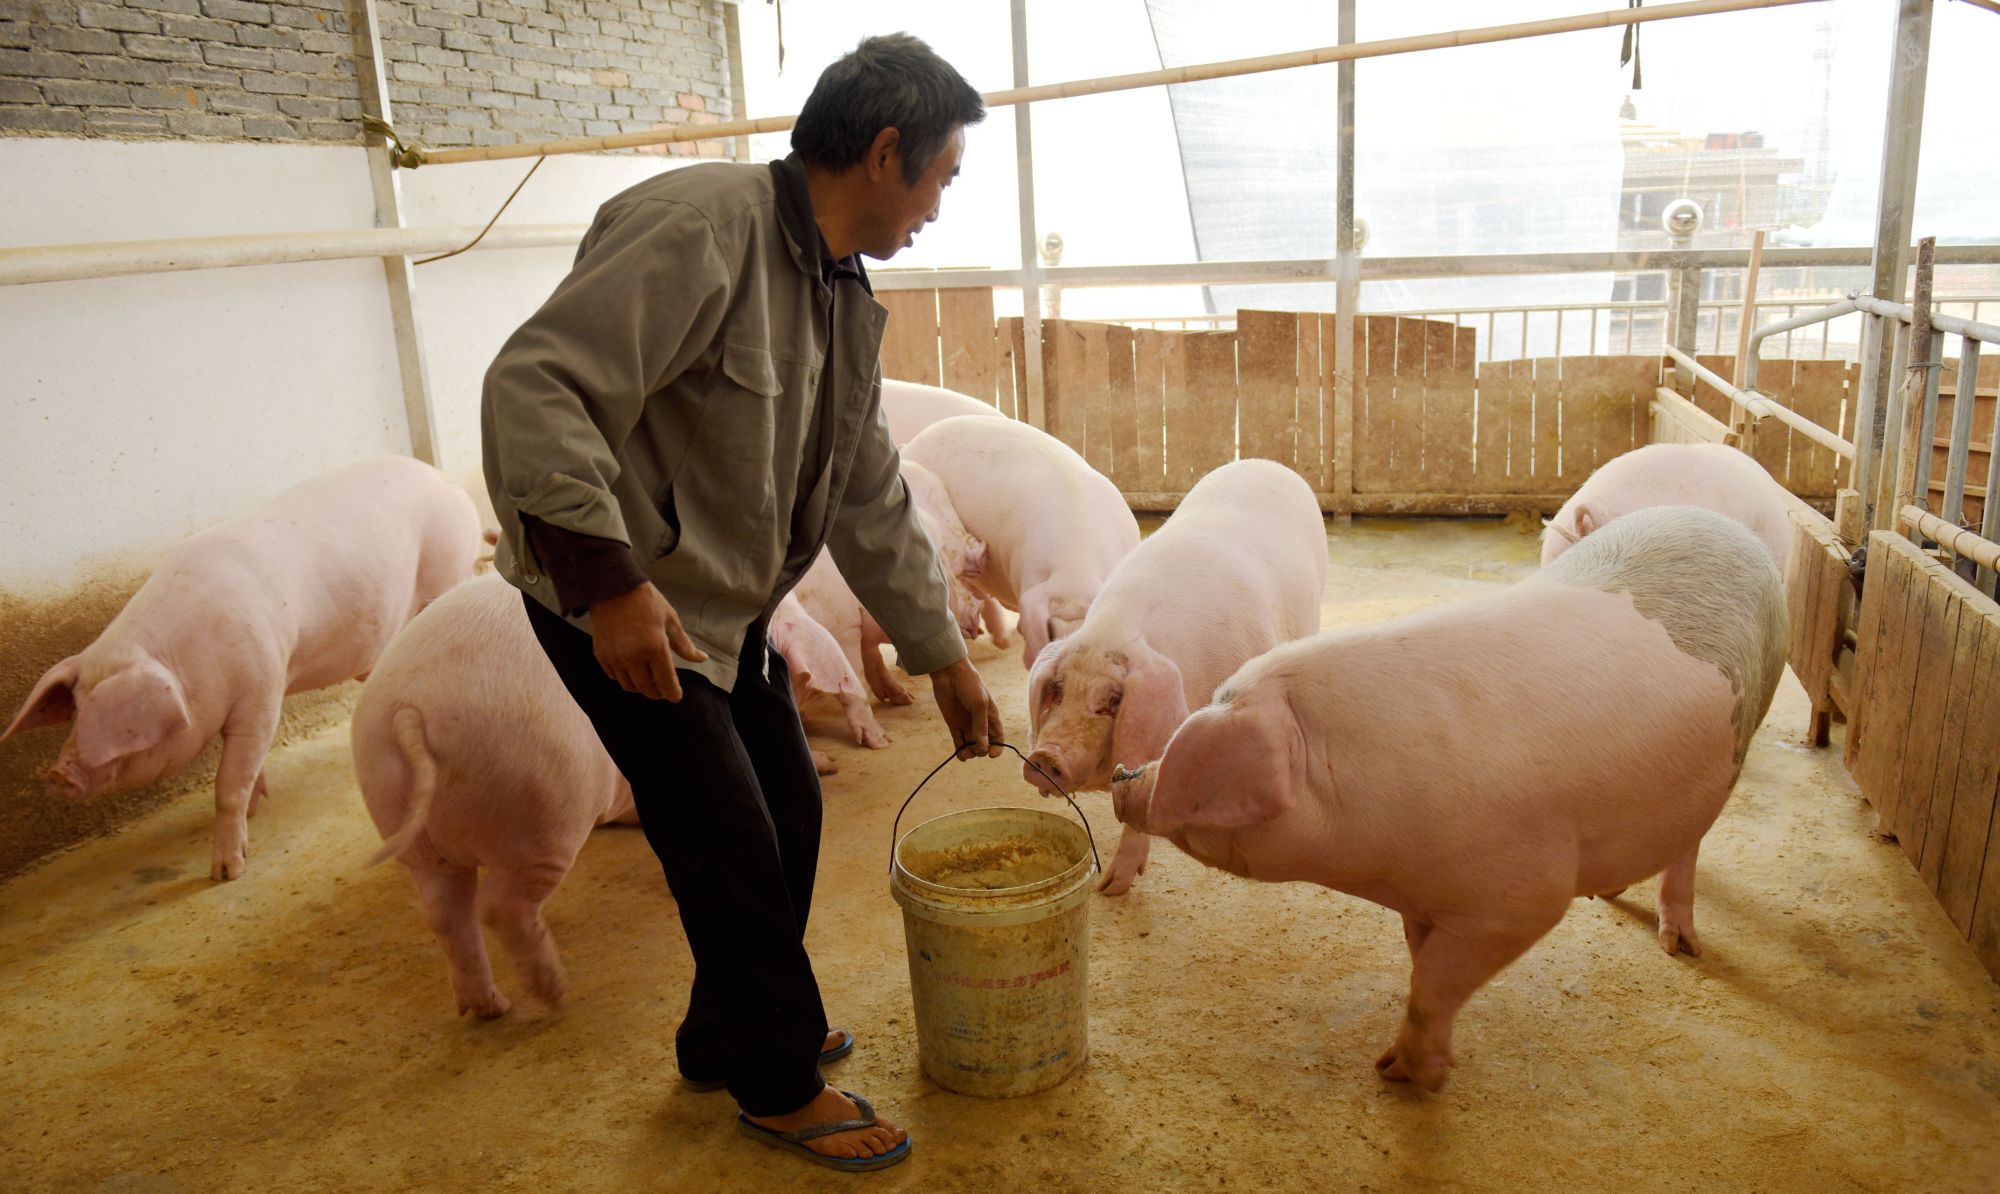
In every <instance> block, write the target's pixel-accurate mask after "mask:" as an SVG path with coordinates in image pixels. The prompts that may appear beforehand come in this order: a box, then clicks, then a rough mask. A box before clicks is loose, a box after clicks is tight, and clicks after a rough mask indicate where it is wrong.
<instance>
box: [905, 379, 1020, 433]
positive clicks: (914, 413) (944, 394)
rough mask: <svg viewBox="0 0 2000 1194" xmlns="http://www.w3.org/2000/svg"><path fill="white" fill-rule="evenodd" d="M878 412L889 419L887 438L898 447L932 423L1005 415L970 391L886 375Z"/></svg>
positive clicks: (993, 417)
mask: <svg viewBox="0 0 2000 1194" xmlns="http://www.w3.org/2000/svg"><path fill="white" fill-rule="evenodd" d="M882 414H883V415H884V416H886V417H887V418H888V420H889V438H890V439H893V440H895V441H896V446H897V447H899V448H900V447H902V446H903V445H904V444H907V443H909V442H910V441H911V440H912V439H914V438H916V435H917V433H918V432H919V431H922V430H923V429H924V428H926V427H928V426H930V425H931V424H932V423H937V422H942V421H943V420H945V419H951V418H956V417H957V416H959V415H983V416H985V417H987V418H992V419H1004V418H1006V416H1005V415H1003V414H1001V413H1000V412H999V411H998V410H996V409H994V407H993V406H992V404H991V403H986V402H981V401H980V400H979V399H977V398H974V397H972V396H971V395H970V394H961V393H959V392H958V391H957V390H947V389H944V388H942V387H940V386H927V385H924V384H923V383H922V382H915V381H891V380H889V379H888V378H884V379H883V380H882Z"/></svg>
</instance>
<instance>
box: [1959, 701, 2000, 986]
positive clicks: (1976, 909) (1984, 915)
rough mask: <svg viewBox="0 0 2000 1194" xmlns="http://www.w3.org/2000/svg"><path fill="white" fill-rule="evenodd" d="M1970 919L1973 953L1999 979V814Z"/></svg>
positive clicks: (1990, 833) (1988, 842)
mask: <svg viewBox="0 0 2000 1194" xmlns="http://www.w3.org/2000/svg"><path fill="white" fill-rule="evenodd" d="M1988 687H1989V688H1991V687H1993V686H1992V685H1988ZM1971 923H1972V929H1971V931H1970V932H1969V933H1967V934H1966V937H1967V939H1968V940H1969V941H1971V942H1972V952H1973V954H1974V955H1976V956H1977V957H1978V958H1979V961H1980V962H1981V963H1982V964H1983V965H1984V966H1985V967H1986V972H1987V973H1988V974H1990V975H1992V976H1993V977H1994V979H1995V980H2000V815H1996V816H1994V817H1993V819H1992V823H1991V824H1990V825H1988V827H1987V830H1986V861H1985V862H1984V863H1982V864H1981V866H1980V871H1979V892H1978V894H1977V895H1976V896H1975V897H1974V898H1973V905H1972V920H1971Z"/></svg>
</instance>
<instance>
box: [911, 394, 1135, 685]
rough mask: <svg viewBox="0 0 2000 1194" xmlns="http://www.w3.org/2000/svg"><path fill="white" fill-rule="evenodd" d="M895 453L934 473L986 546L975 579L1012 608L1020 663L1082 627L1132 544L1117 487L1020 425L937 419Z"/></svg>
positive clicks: (1131, 525)
mask: <svg viewBox="0 0 2000 1194" xmlns="http://www.w3.org/2000/svg"><path fill="white" fill-rule="evenodd" d="M903 458H904V459H905V460H906V461H915V462H916V463H918V464H921V465H923V466H924V467H925V468H928V469H929V470H931V471H932V472H933V473H936V474H937V476H938V477H939V479H941V480H942V481H943V482H944V484H945V488H946V489H947V490H949V491H950V493H951V501H952V506H953V508H954V509H956V510H957V511H958V516H959V517H960V518H961V519H963V520H964V522H965V526H966V529H967V530H969V531H971V532H972V534H974V535H975V536H977V537H978V538H979V540H980V542H982V543H984V544H985V545H986V567H985V568H984V569H983V570H982V571H981V572H980V574H979V579H978V582H977V585H978V588H979V590H980V591H981V592H982V593H984V594H985V595H987V596H990V597H993V598H995V599H997V600H998V601H999V602H1000V604H1002V605H1004V606H1006V607H1007V608H1009V609H1013V610H1016V611H1018V612H1019V613H1020V615H1021V621H1020V631H1021V645H1022V655H1021V658H1022V663H1023V664H1024V665H1026V666H1032V665H1033V664H1034V662H1035V656H1037V655H1039V654H1041V652H1042V648H1043V647H1045V646H1047V645H1048V644H1049V643H1050V642H1052V641H1054V640H1055V639H1059V638H1063V637H1065V636H1067V635H1069V634H1071V633H1073V632H1075V630H1076V629H1077V627H1079V626H1081V625H1083V617H1084V614H1085V613H1086V612H1088V611H1089V609H1090V603H1091V602H1092V601H1094V600H1096V598H1097V591H1098V590H1099V589H1100V588H1102V587H1103V585H1104V581H1105V578H1107V577H1109V576H1110V575H1111V570H1112V569H1113V568H1115V567H1117V566H1118V561H1120V560H1122V559H1124V558H1125V556H1126V553H1128V552H1130V551H1131V550H1132V549H1133V548H1134V547H1137V546H1138V545H1139V523H1138V520H1137V519H1135V518H1133V517H1132V511H1131V509H1130V508H1129V507H1127V506H1126V504H1125V498H1124V496H1123V495H1122V494H1120V493H1119V492H1118V487H1117V486H1115V485H1113V484H1112V483H1111V482H1110V480H1108V479H1107V478H1106V477H1105V476H1104V475H1103V474H1101V473H1099V472H1097V471H1096V470H1095V469H1093V468H1091V467H1090V465H1089V464H1088V463H1086V462H1085V461H1084V459H1083V457H1081V456H1078V455H1077V454H1076V453H1075V452H1073V451H1071V450H1070V448H1069V446H1068V445H1067V444H1064V443H1063V442H1062V441H1061V440H1058V439H1056V438H1055V437H1054V436H1052V435H1050V434H1048V433H1047V432H1045V431H1040V430H1038V429H1036V428H1034V427H1030V426H1029V425H1028V424H1026V423H1017V422H1015V421H1014V420H1012V419H1004V418H1002V419H989V418H983V417H973V416H960V417H957V418H951V419H945V420H943V421H942V422H938V423H934V424H932V425H931V426H929V427H926V428H925V429H924V430H923V431H921V432H919V433H918V434H917V436H916V438H914V439H912V440H911V441H910V443H909V446H908V447H907V448H905V449H904V451H903ZM995 620H997V615H993V616H989V617H988V625H993V624H994V621H995Z"/></svg>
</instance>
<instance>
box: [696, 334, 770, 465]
mask: <svg viewBox="0 0 2000 1194" xmlns="http://www.w3.org/2000/svg"><path fill="white" fill-rule="evenodd" d="M784 389H785V387H784V383H783V381H782V379H781V378H780V377H779V374H778V362H777V361H776V360H775V359H773V358H772V356H771V354H770V353H769V352H766V351H765V350H763V349H761V348H754V347H751V346H749V345H745V344H724V345H723V346H722V369H721V377H719V378H718V379H717V380H716V384H715V386H714V388H713V391H712V393H711V395H710V398H709V408H708V410H707V412H706V413H705V414H704V415H703V418H702V422H703V424H704V427H703V430H704V431H706V432H707V433H708V434H706V435H704V436H703V437H702V438H703V439H705V440H707V441H708V443H709V444H710V446H712V447H713V448H714V449H715V450H716V451H719V452H722V453H724V454H725V455H728V456H733V457H736V458H737V459H740V460H759V461H763V462H766V463H769V462H770V460H771V459H772V456H773V455H774V452H775V449H776V446H777V445H776V439H777V427H778V404H779V402H780V400H781V399H782V397H783V395H784Z"/></svg>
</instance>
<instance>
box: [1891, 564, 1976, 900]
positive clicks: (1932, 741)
mask: <svg viewBox="0 0 2000 1194" xmlns="http://www.w3.org/2000/svg"><path fill="white" fill-rule="evenodd" d="M1917 587H1918V591H1919V592H1920V593H1921V594H1922V597H1921V610H1922V613H1921V618H1922V622H1921V629H1919V630H1918V631H1917V632H1916V633H1915V634H1914V635H1912V636H1911V637H1912V639H1913V640H1914V642H1913V646H1914V648H1915V650H1916V656H1917V657H1916V659H1915V661H1914V663H1915V666H1914V668H1913V669H1912V670H1913V671H1914V672H1915V677H1914V679H1913V682H1912V685H1911V692H1910V697H1911V700H1910V706H1909V713H1908V722H1907V725H1906V727H1905V731H1904V732H1905V733H1906V734H1907V735H1908V736H1909V741H1908V742H1907V743H1906V744H1905V745H1904V747H1903V758H1902V766H1901V767H1899V768H1898V769H1897V771H1896V791H1897V796H1896V812H1897V817H1896V840H1897V841H1898V842H1900V843H1902V847H1903V854H1904V855H1905V856H1906V857H1908V858H1909V860H1910V861H1911V862H1912V863H1914V864H1916V865H1918V866H1919V867H1921V865H1922V863H1923V857H1924V839H1925V837H1926V836H1928V834H1929V833H1930V817H1931V801H1932V798H1933V796H1934V795H1935V790H1934V784H1935V781H1936V778H1937V771H1938V753H1939V751H1940V750H1942V749H1943V737H1944V731H1945V725H1944V718H1945V705H1946V704H1947V703H1948V700H1949V697H1950V695H1951V681H1952V674H1951V672H1952V666H1953V664H1954V663H1955V662H1956V660H1955V651H1954V648H1955V646H1956V645H1957V642H1958V611H1959V606H1960V604H1961V603H1960V602H1957V601H1954V600H1952V598H1951V593H1950V592H1949V591H1948V590H1947V589H1946V588H1945V587H1944V586H1943V585H1940V584H1939V583H1937V581H1936V580H1935V579H1934V578H1933V576H1932V574H1931V572H1930V570H1929V569H1919V570H1918V572H1917ZM1962 679H1963V678H1962V677H1961V680H1962ZM1925 880H1926V883H1927V885H1928V886H1930V887H1931V888H1932V889H1933V890H1935V889H1936V886H1937V874H1936V872H1935V871H1933V872H1932V873H1931V874H1930V875H1927V876H1925Z"/></svg>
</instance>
